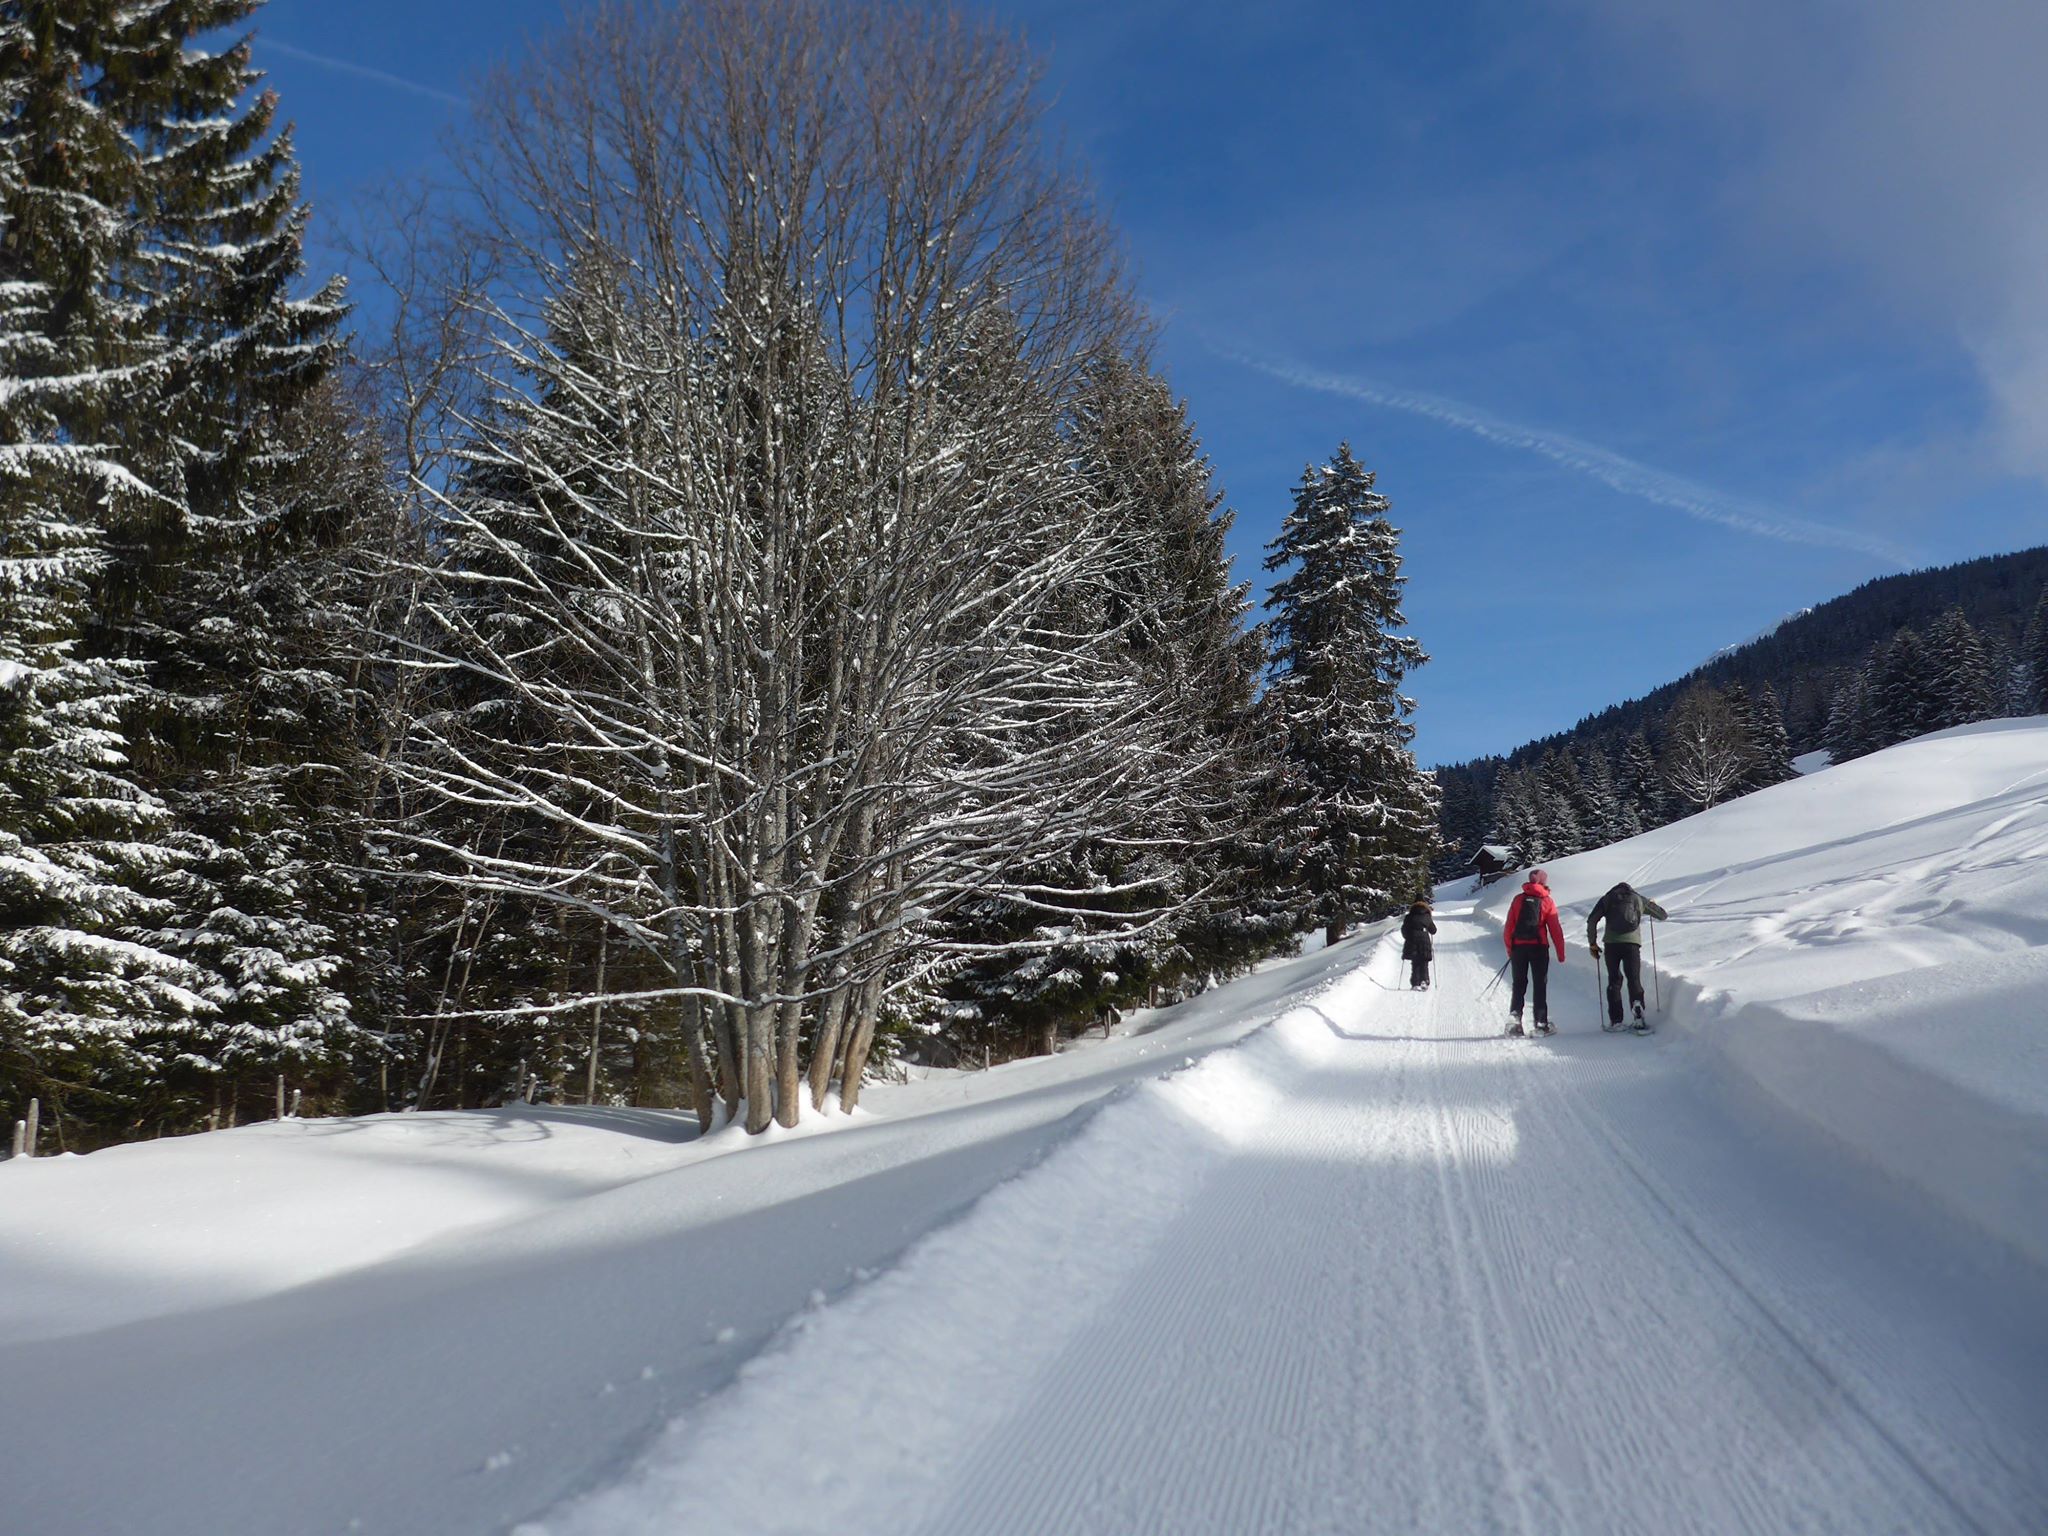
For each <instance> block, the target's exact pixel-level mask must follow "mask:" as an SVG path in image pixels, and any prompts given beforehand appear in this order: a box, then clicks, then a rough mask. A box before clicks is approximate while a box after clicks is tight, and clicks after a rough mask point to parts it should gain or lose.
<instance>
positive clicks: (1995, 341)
mask: <svg viewBox="0 0 2048 1536" xmlns="http://www.w3.org/2000/svg"><path fill="white" fill-rule="evenodd" d="M1568 3H1574V4H1577V5H1579V6H1581V7H1582V8H1586V9H1590V10H1591V11H1592V12H1593V13H1594V14H1595V15H1596V16H1598V17H1599V18H1600V19H1601V20H1602V22H1603V24H1604V26H1605V27H1606V28H1607V29H1608V31H1609V33H1610V35H1611V36H1612V37H1613V38H1615V39H1616V40H1617V41H1618V42H1619V43H1620V44H1621V45H1622V47H1623V49H1624V51H1625V57H1626V58H1627V59H1628V60H1629V61H1630V62H1631V63H1632V64H1639V65H1641V66H1642V67H1643V69H1644V70H1645V71H1646V76H1645V78H1643V79H1641V80H1638V81H1637V82H1636V84H1637V86H1638V87H1639V89H1640V91H1641V93H1642V95H1643V97H1644V98H1645V99H1649V100H1655V99H1658V98H1660V97H1668V96H1670V95H1671V93H1672V92H1671V88H1672V86H1673V85H1674V84H1675V85H1677V86H1678V87H1679V91H1680V94H1681V97H1682V98H1690V99H1691V100H1693V101H1694V102H1696V103H1699V104H1703V105H1704V106H1705V107H1706V108H1707V110H1708V111H1709V112H1710V113H1711V114H1713V120H1714V122H1715V123H1716V124H1717V125H1718V126H1719V127H1720V128H1721V129H1723V130H1724V131H1725V133H1726V138H1725V143H1726V146H1727V148H1728V149H1729V151H1730V154H1729V170H1728V172H1727V182H1726V194H1727V210H1728V212H1729V214H1730V216H1731V218H1732V220H1733V224H1734V227H1735V228H1736V229H1737V230H1739V231H1740V232H1741V233H1742V234H1743V235H1745V236H1747V237H1749V238H1752V239H1757V240H1761V241H1764V242H1766V243H1767V244H1768V245H1769V247H1770V248H1771V249H1772V250H1773V251H1775V252H1777V253H1779V254H1783V253H1786V252H1788V251H1789V252H1792V253H1795V254H1797V255H1798V256H1799V257H1800V258H1801V259H1803V260H1808V261H1812V260H1818V261H1820V262H1822V263H1824V264H1825V265H1826V266H1827V267H1829V268H1830V269H1833V270H1837V271H1847V272H1850V273H1853V274H1855V275H1856V277H1857V278H1859V279H1860V280H1861V281H1862V282H1863V283H1864V284H1865V285H1866V286H1867V290H1868V292H1869V294H1870V295H1871V296H1872V297H1873V298H1875V299H1876V300H1877V301H1879V302H1881V303H1883V304H1885V305H1886V306H1888V307H1889V308H1890V309H1892V310H1893V311H1894V313H1895V314H1896V315H1898V316H1900V317H1902V318H1905V319H1908V320H1910V321H1911V322H1913V323H1915V324H1917V325H1921V326H1929V327H1935V328H1939V329H1940V330H1942V331H1944V332H1946V333H1947V334H1948V335H1950V336H1952V337H1953V338H1954V339H1955V340H1956V341H1957V342H1958V343H1960V345H1961V346H1962V347H1963V348H1964V349H1965V351H1966V352H1967V354H1968V355H1969V356H1970V358H1971V359H1972V360H1973V361H1974V362H1975V364H1976V366H1977V369H1978V371H1979V374H1980V376H1981V377H1982V380H1983V382H1984V386H1985V390H1986V394H1987V397H1988V401H1989V409H1990V426H1991V428H1992V430H1993V432H1994V435H1995V441H1996V443H1997V444H1998V447H1999V448H2000V450H2001V451H2002V456H2003V458H2004V459H2005V462H2006V465H2007V467H2008V468H2011V469H2014V470H2017V471H2019V472H2022V473H2026V474H2030V475H2035V476H2039V477H2041V478H2043V479H2048V88H2044V80H2043V73H2042V72H2043V62H2044V60H2048V3H2043V0H1954V3H1951V4H1936V3H1933V0H1714V3H1712V4H1702V3H1700V0H1568Z"/></svg>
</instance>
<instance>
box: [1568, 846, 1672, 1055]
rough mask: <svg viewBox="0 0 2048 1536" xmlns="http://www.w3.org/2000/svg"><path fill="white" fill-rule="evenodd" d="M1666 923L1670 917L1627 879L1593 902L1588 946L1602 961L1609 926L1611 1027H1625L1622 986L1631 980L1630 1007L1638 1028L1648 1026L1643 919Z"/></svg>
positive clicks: (1588, 928)
mask: <svg viewBox="0 0 2048 1536" xmlns="http://www.w3.org/2000/svg"><path fill="white" fill-rule="evenodd" d="M1645 914H1647V915H1649V916H1651V917H1654V918H1655V919H1657V921H1658V922H1660V923H1661V922H1662V921H1664V919H1665V918H1666V917H1668V916H1669V915H1670V914H1669V913H1667V912H1666V911H1665V910H1664V909H1663V908H1662V907H1660V906H1658V905H1657V903H1655V902H1654V901H1652V900H1650V898H1649V897H1647V896H1645V895H1644V894H1643V893H1642V892H1641V891H1639V890H1637V889H1636V888H1635V887H1634V886H1632V885H1630V884H1629V883H1628V882H1627V881H1626V880H1624V881H1622V882H1621V884H1619V885H1617V886H1616V887H1615V888H1614V889H1613V890H1611V891H1609V892H1608V893H1607V894H1606V895H1605V896H1602V897H1601V898H1600V899H1599V900H1598V901H1596V902H1594V903H1593V910H1592V911H1591V912H1589V913H1588V914H1587V915H1586V947H1587V948H1589V949H1590V950H1592V951H1593V958H1594V959H1595V960H1598V959H1599V958H1600V924H1601V921H1602V920H1603V919H1605V921H1606V923H1607V1027H1608V1028H1609V1029H1616V1028H1619V1027H1620V1025H1621V983H1622V978H1623V977H1624V976H1625V977H1627V978H1628V1005H1629V1008H1630V1010H1631V1012H1632V1013H1633V1015H1634V1020H1633V1022H1634V1025H1635V1027H1636V1028H1637V1029H1639V1030H1640V1029H1645V1028H1647V1027H1648V1024H1649V1021H1648V1020H1646V1019H1645V1018H1644V1017H1643V917H1644V915H1645Z"/></svg>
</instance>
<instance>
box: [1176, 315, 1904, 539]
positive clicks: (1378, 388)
mask: <svg viewBox="0 0 2048 1536" xmlns="http://www.w3.org/2000/svg"><path fill="white" fill-rule="evenodd" d="M1203 345H1204V346H1206V347H1208V348H1209V350H1210V351H1212V352H1214V353H1215V354H1216V355H1217V356H1218V357H1222V358H1225V359H1227V360H1228V361H1230V362H1233V363H1237V364H1240V365H1241V366H1243V367H1246V368H1250V369H1252V370H1254V371H1255V372H1258V373H1263V374H1265V375H1266V376H1267V377H1268V378H1272V379H1278V380H1280V381H1281V382H1282V383H1283V384H1292V385H1294V386H1296V387H1297V388H1300V389H1313V390H1318V391H1320V392H1321V393H1323V394H1327V395H1342V396H1345V397H1346V398H1348V399H1352V400H1361V401H1363V402H1365V403H1366V404H1367V405H1378V406H1384V407H1386V408H1387V409H1389V410H1395V411H1406V412H1408V413H1409V414H1411V415H1415V416H1426V417H1428V418H1429V419H1430V420H1431V421H1440V422H1442V423H1443V424H1444V425H1445V426H1448V427H1456V428H1458V429H1459V430H1460V431H1464V432H1470V433H1471V434H1472V435H1473V436H1474V437H1482V438H1485V439H1486V440H1487V441H1488V442H1490V443H1498V444H1500V445H1501V446H1502V447H1504V448H1522V449H1526V450H1528V451H1529V452H1531V453H1537V454H1541V455H1542V456H1543V457H1544V458H1546V459H1549V460H1550V461H1551V462H1552V463H1553V464H1561V465H1563V466H1564V467H1565V468H1566V469H1571V470H1576V471H1577V472H1578V473H1580V474H1582V475H1590V476H1591V477H1592V478H1593V479H1595V480H1598V481H1600V482H1601V484H1603V485H1607V486H1611V487H1613V488H1614V489H1615V490H1617V491H1620V492H1622V493H1623V494H1624V495H1628V496H1635V497H1638V498H1640V499H1641V500H1643V501H1648V502H1653V503H1655V504H1656V505H1658V506H1660V507H1670V508H1672V509H1673V510H1675V511H1678V512H1683V513H1685V514H1686V516H1688V517H1696V518H1698V519H1699V520H1700V521H1702V522H1707V523H1719V524H1720V525H1721V526H1722V527H1724V528H1735V529H1739V530H1740V531H1742V532H1743V533H1752V534H1756V535H1757V536H1759V537H1761V538H1766V539H1781V540H1783V541H1784V542H1786V543H1788V544H1815V545H1822V546H1825V547H1829V548H1835V549H1852V550H1855V551H1857V552H1858V553H1859V554H1866V555H1872V556H1875V557H1876V558H1878V559H1880V560H1885V561H1889V562H1890V563H1891V564H1893V565H1896V566H1898V567H1899V568H1900V569H1901V570H1911V569H1913V568H1914V567H1915V566H1917V565H1919V564H1921V563H1922V561H1921V559H1920V557H1919V556H1917V555H1916V554H1914V552H1913V551H1911V550H1909V549H1906V548H1904V547H1903V546H1901V545H1898V544H1894V543H1892V542H1891V541H1890V540H1888V539H1882V538H1877V537H1875V536H1873V535H1870V534H1866V533H1859V532H1857V531H1856V530H1855V529H1853V528H1839V527H1836V526H1835V525H1834V524H1832V523H1818V522H1814V521H1813V520H1812V519H1810V518H1803V517H1793V516H1791V515H1789V514H1787V513H1784V512H1780V511H1779V510H1778V509H1776V508H1775V507H1770V506H1766V505H1764V504H1763V503H1762V502H1756V501H1749V500H1746V499H1744V498H1742V497H1739V496H1730V495H1728V494H1727V493H1726V492H1723V491H1717V490H1715V489H1714V488H1713V487H1712V486H1707V485H1701V484H1700V483H1699V482H1698V481H1695V480H1687V479H1685V478H1684V477H1683V476H1681V475H1674V474H1669V473H1667V472H1666V471H1664V470H1661V469H1654V468H1652V467H1651V466H1650V465H1648V464H1639V463H1637V462H1636V461H1635V460H1634V459H1628V458H1623V457H1622V456H1621V455H1620V454H1618V453H1614V452H1612V451H1610V450H1608V449H1606V448H1602V447H1599V446H1598V445H1597V444H1594V443H1588V442H1582V441H1581V440H1580V439H1578V438H1576V437H1569V436H1567V435H1566V434H1564V433H1562V432H1551V431H1547V430H1545V429H1543V428H1540V427H1527V426H1523V425H1521V424H1520V423H1518V422H1512V421H1502V420H1501V419H1500V418H1499V417H1496V416H1489V415H1487V414H1486V413H1485V412H1484V411H1480V410H1477V409H1475V408H1474V407H1472V406H1469V405H1463V404H1460V403H1459V402H1458V401H1456V400H1446V399H1444V398H1443V397H1442V396H1441V395H1428V394H1423V393H1421V392H1420V391H1417V390H1411V389H1390V388H1388V387H1387V386H1385V385H1382V384H1376V383H1374V382H1372V381H1371V380H1369V379H1359V378H1352V377H1348V376H1346V375H1343V374H1336V373H1320V372H1317V371H1316V370H1315V369H1312V368H1302V367H1298V366H1296V365H1295V364H1292V363H1283V362H1273V361H1270V360H1268V359H1265V358H1259V357H1253V356H1251V355H1249V354H1248V353H1244V352H1239V351H1237V350H1235V349H1234V348H1231V347H1226V346H1221V345H1218V344H1217V343H1215V342H1212V341H1209V340H1208V339H1207V338H1203Z"/></svg>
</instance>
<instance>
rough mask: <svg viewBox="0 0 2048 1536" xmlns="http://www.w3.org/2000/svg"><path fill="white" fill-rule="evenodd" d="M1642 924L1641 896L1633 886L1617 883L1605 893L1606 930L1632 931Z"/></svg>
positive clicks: (1617, 931)
mask: <svg viewBox="0 0 2048 1536" xmlns="http://www.w3.org/2000/svg"><path fill="white" fill-rule="evenodd" d="M1642 926H1643V898H1642V897H1640V896H1638V895H1637V894H1636V891H1635V887H1634V886H1631V885H1617V886H1616V887H1615V888H1614V889H1613V890H1612V891H1609V892H1608V893H1607V931H1608V932H1609V933H1634V932H1635V931H1636V930H1637V929H1638V928H1640V927H1642Z"/></svg>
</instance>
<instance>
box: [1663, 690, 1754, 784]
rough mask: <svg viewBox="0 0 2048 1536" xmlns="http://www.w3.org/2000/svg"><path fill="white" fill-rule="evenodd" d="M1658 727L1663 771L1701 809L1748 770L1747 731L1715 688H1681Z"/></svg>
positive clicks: (1748, 746) (1735, 782)
mask: <svg viewBox="0 0 2048 1536" xmlns="http://www.w3.org/2000/svg"><path fill="white" fill-rule="evenodd" d="M1664 733H1665V738H1666V745H1665V749H1664V775H1665V777H1666V779H1668V780H1669V781H1670V784H1671V787H1672V788H1673V789H1674V790H1676V791H1677V792H1678V794H1679V796H1680V797H1681V798H1682V799H1684V800H1686V801H1687V802H1688V803H1690V804H1692V805H1694V806H1697V807H1698V808H1699V809H1701V810H1706V809H1708V808H1710V807H1712V806H1715V805H1718V804H1720V802H1721V801H1722V800H1723V799H1724V798H1725V797H1726V796H1727V795H1728V794H1729V792H1730V791H1732V790H1734V789H1735V788H1737V787H1738V786H1739V785H1740V784H1741V783H1742V780H1743V776H1744V775H1745V774H1746V773H1748V771H1749V764H1750V751H1751V747H1750V740H1749V735H1748V733H1747V732H1746V731H1745V730H1744V729H1743V725H1742V721H1741V720H1740V718H1738V717H1737V715H1736V713H1735V710H1734V709H1733V707H1731V706H1730V704H1729V702H1728V698H1727V696H1726V695H1725V694H1723V693H1722V692H1721V691H1720V690H1719V689H1717V688H1710V687H1708V686H1706V685H1705V684H1701V685H1699V686H1698V687H1695V688H1693V689H1692V690H1691V691H1689V692H1688V693H1686V694H1685V696H1684V697H1683V698H1681V699H1680V700H1679V701H1678V703H1677V704H1676V705H1674V706H1673V707H1672V710H1671V717H1670V719H1668V720H1667V721H1666V722H1665V724H1664Z"/></svg>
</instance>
